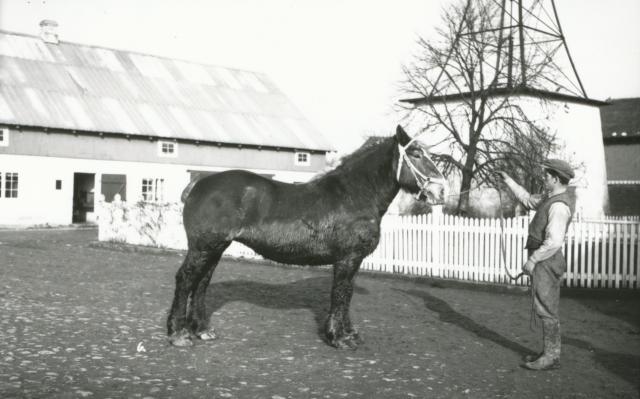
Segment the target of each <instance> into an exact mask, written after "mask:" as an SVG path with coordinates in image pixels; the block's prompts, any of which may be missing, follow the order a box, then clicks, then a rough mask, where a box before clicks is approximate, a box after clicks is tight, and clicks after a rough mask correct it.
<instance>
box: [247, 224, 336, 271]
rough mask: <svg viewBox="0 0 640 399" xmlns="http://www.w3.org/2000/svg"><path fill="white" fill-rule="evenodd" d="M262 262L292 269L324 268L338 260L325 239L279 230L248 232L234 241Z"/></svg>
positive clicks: (304, 233)
mask: <svg viewBox="0 0 640 399" xmlns="http://www.w3.org/2000/svg"><path fill="white" fill-rule="evenodd" d="M236 241H239V242H241V243H243V244H244V245H246V246H248V247H249V248H251V249H253V250H254V251H256V252H257V253H258V254H260V255H262V256H263V257H265V258H268V259H271V260H274V261H276V262H280V263H288V264H296V265H301V264H303V265H326V264H330V263H333V262H335V261H336V260H337V259H339V258H340V257H341V252H342V251H341V250H340V248H336V246H335V245H334V244H333V243H332V242H331V238H330V237H329V236H328V235H324V236H323V235H322V234H309V233H307V232H305V231H295V230H293V231H292V230H280V229H252V231H249V232H243V233H242V234H241V235H239V236H238V237H237V238H236Z"/></svg>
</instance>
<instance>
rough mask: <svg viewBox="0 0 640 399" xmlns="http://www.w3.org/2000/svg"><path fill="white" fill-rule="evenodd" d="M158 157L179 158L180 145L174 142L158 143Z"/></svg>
mask: <svg viewBox="0 0 640 399" xmlns="http://www.w3.org/2000/svg"><path fill="white" fill-rule="evenodd" d="M158 156H161V157H167V158H175V157H177V156H178V143H176V142H173V141H162V140H161V141H158Z"/></svg>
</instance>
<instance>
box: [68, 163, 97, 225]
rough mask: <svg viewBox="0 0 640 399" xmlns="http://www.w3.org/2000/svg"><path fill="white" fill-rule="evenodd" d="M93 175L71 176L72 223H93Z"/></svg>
mask: <svg viewBox="0 0 640 399" xmlns="http://www.w3.org/2000/svg"><path fill="white" fill-rule="evenodd" d="M95 181H96V175H95V173H74V174H73V216H72V218H71V219H72V220H71V221H72V223H86V222H94V221H95V218H94V217H93V216H94V213H93V212H94V208H93V201H94V189H95Z"/></svg>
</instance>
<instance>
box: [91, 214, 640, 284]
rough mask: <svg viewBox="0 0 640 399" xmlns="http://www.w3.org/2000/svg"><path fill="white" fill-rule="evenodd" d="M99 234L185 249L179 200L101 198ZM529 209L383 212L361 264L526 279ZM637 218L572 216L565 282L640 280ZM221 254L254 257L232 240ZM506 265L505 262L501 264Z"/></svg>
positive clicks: (493, 279) (482, 278)
mask: <svg viewBox="0 0 640 399" xmlns="http://www.w3.org/2000/svg"><path fill="white" fill-rule="evenodd" d="M97 210H98V215H99V216H98V222H99V239H100V240H101V241H117V242H126V243H129V244H135V245H149V246H157V247H165V248H174V249H186V237H185V234H184V228H183V226H182V217H181V216H182V204H163V205H158V204H143V203H137V204H127V203H125V202H120V201H114V202H113V203H105V202H102V201H100V202H99V204H98V207H97ZM530 217H531V216H526V217H515V218H505V219H473V218H463V217H458V216H451V215H442V214H439V215H438V214H436V215H433V214H429V215H420V216H393V215H387V216H385V217H384V218H383V219H382V226H381V227H382V232H381V237H380V243H379V244H378V247H377V248H376V250H375V251H374V252H373V253H372V254H371V255H369V256H368V257H367V258H365V260H364V261H363V263H362V268H363V269H365V270H374V271H381V272H390V273H402V274H410V275H419V276H430V277H441V278H446V279H456V280H466V281H475V282H490V283H503V284H516V285H525V284H527V283H528V277H526V276H523V277H521V278H519V279H518V280H516V281H512V280H511V279H510V278H509V277H508V276H507V272H506V269H508V270H509V274H510V275H512V276H516V275H517V274H519V272H520V270H521V268H522V265H523V263H524V261H526V256H527V254H526V250H525V249H524V244H525V241H526V237H527V226H528V224H529V220H530ZM639 240H640V221H637V220H635V221H634V220H631V221H629V220H622V221H621V220H608V219H605V220H574V221H573V222H572V224H571V226H570V228H569V231H568V233H567V239H566V244H565V246H564V248H563V251H564V253H565V257H566V259H567V274H566V278H565V284H566V285H567V286H570V287H585V288H631V289H638V288H639V286H640V272H639V269H640V254H639V253H638V250H639ZM225 255H226V256H233V257H241V258H250V259H251V258H253V259H258V258H260V256H259V255H257V254H256V253H255V252H253V251H252V250H251V249H249V248H247V247H245V246H244V245H242V244H240V243H235V242H234V243H233V244H232V245H231V246H230V247H229V248H227V250H226V251H225ZM505 265H506V266H505Z"/></svg>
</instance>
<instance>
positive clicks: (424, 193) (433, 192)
mask: <svg viewBox="0 0 640 399" xmlns="http://www.w3.org/2000/svg"><path fill="white" fill-rule="evenodd" d="M445 198H446V197H445V186H444V184H442V183H440V182H427V183H426V184H425V185H424V186H422V188H421V189H420V192H418V195H417V199H418V200H424V201H425V202H426V203H427V204H429V205H443V204H444V200H445Z"/></svg>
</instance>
